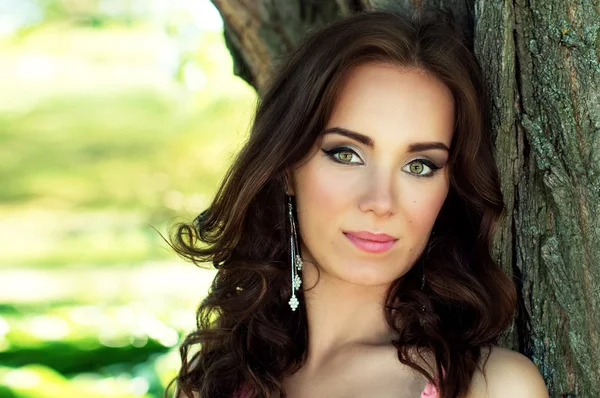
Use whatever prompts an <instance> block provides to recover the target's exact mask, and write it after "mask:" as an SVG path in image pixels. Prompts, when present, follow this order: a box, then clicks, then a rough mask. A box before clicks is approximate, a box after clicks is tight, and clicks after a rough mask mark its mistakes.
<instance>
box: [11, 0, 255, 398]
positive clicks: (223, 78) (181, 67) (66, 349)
mask: <svg viewBox="0 0 600 398" xmlns="http://www.w3.org/2000/svg"><path fill="white" fill-rule="evenodd" d="M232 69H233V68H232V64H231V59H230V56H229V53H228V52H227V49H226V47H225V44H224V40H223V37H222V21H221V19H220V16H219V14H218V12H217V11H216V9H215V8H214V7H213V6H212V4H211V3H210V2H209V0H177V1H176V0H0V397H19V398H21V397H32V398H33V397H35V398H46V397H61V398H65V397H89V398H96V397H98V398H99V397H161V396H162V394H163V391H164V389H165V386H166V385H167V383H168V382H169V381H170V380H171V378H172V377H174V376H175V374H176V372H177V370H178V367H179V365H180V360H179V354H178V352H177V346H178V344H179V343H180V342H181V340H182V339H183V337H184V335H185V334H186V333H188V332H190V331H191V330H192V329H193V327H194V324H195V309H196V307H197V305H198V304H199V302H200V301H201V299H202V297H203V296H204V295H205V294H206V290H207V288H208V285H209V284H210V282H211V280H212V278H213V277H214V273H213V272H212V271H205V270H203V269H201V268H198V267H196V266H194V265H193V264H191V263H187V262H184V261H183V260H181V259H180V258H178V257H177V256H176V255H175V254H174V253H173V251H172V250H171V248H170V247H169V246H168V245H167V244H166V243H165V242H164V241H163V240H162V238H161V237H160V235H159V234H158V232H157V231H155V230H154V228H156V229H157V230H158V231H160V232H161V233H162V234H163V235H165V237H166V236H168V232H169V227H170V226H171V225H173V224H174V223H176V222H178V221H189V220H191V219H192V218H193V217H195V216H196V215H198V213H199V212H201V211H202V210H203V209H204V208H205V207H206V206H207V205H208V204H209V202H210V200H211V198H212V196H213V195H214V193H215V191H216V188H217V184H218V182H219V181H220V179H221V177H222V176H223V174H224V172H225V170H226V168H227V166H228V165H229V164H230V162H231V160H232V157H233V155H234V153H235V152H236V151H237V150H238V149H239V147H240V145H241V144H242V143H243V142H244V140H245V138H246V136H247V130H248V123H249V121H250V119H251V116H252V111H253V108H254V105H255V101H256V96H255V92H254V90H253V89H252V88H251V87H250V86H248V85H247V84H246V83H245V82H243V81H242V80H241V79H239V78H237V77H235V76H234V75H233V72H232Z"/></svg>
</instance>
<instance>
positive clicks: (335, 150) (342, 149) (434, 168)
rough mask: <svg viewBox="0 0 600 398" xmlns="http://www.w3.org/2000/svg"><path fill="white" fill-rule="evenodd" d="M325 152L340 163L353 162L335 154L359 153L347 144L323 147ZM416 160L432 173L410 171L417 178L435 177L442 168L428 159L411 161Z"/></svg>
mask: <svg viewBox="0 0 600 398" xmlns="http://www.w3.org/2000/svg"><path fill="white" fill-rule="evenodd" d="M323 152H325V154H326V155H327V156H328V157H329V158H331V159H332V160H333V161H334V162H336V163H340V164H346V165H348V164H352V163H351V162H343V161H341V160H339V159H338V158H336V157H335V155H337V154H338V153H343V152H351V153H353V154H355V155H356V156H358V154H357V153H356V152H355V151H354V150H353V149H351V148H348V147H345V146H342V147H336V148H332V149H329V150H326V149H323ZM414 162H419V163H423V164H424V165H425V166H427V167H429V168H430V169H431V173H429V174H424V175H419V174H414V173H409V174H411V175H413V176H415V177H416V178H430V177H433V176H434V174H435V173H436V172H437V171H438V170H439V169H440V167H437V166H436V165H435V164H433V163H432V162H430V161H429V160H427V159H414V160H413V161H411V162H410V163H414ZM410 163H409V164H410Z"/></svg>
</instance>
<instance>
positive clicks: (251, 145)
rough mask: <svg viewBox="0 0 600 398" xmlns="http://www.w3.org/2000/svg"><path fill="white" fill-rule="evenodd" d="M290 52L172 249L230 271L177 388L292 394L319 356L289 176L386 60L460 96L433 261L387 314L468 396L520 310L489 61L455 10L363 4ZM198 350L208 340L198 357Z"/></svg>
mask: <svg viewBox="0 0 600 398" xmlns="http://www.w3.org/2000/svg"><path fill="white" fill-rule="evenodd" d="M283 61H284V62H282V63H281V64H280V65H279V66H278V67H277V69H276V72H275V73H274V76H273V78H272V79H271V82H270V85H269V86H268V87H267V88H266V90H265V91H264V92H263V93H262V95H261V96H260V98H259V101H258V106H257V109H256V113H255V115H254V120H253V124H252V128H251V133H250V136H249V139H248V141H247V142H246V144H245V146H244V147H243V149H242V150H241V151H240V152H239V154H238V155H237V157H236V159H235V160H234V162H233V165H232V166H231V168H230V169H229V170H228V171H227V173H226V175H225V178H224V180H223V182H222V184H221V186H220V187H219V189H218V191H217V193H216V195H215V198H214V200H213V202H212V204H211V205H210V206H209V207H208V208H207V209H206V210H205V211H203V212H202V213H201V214H200V215H199V216H198V217H197V218H196V219H195V220H194V221H193V222H190V223H179V224H177V225H175V226H174V228H173V230H172V231H171V236H170V241H171V243H169V244H170V245H171V247H172V248H173V249H174V250H175V251H176V252H177V253H178V254H179V255H180V256H182V257H183V258H185V259H187V260H190V261H192V262H194V263H195V264H196V265H198V266H203V265H202V263H205V262H212V264H213V265H214V267H215V268H216V269H217V270H218V272H217V274H216V277H215V279H214V281H213V282H212V285H211V287H210V289H209V292H208V295H207V296H206V297H205V298H204V300H203V301H202V303H201V304H200V306H199V308H198V311H197V330H195V331H193V332H192V333H190V334H189V335H187V337H186V338H185V340H184V341H183V343H182V344H181V346H180V354H181V360H182V366H181V370H180V372H179V375H178V376H177V377H176V378H175V379H174V380H173V381H172V382H171V384H172V383H173V382H175V381H176V382H177V385H178V387H179V388H180V389H181V391H182V392H184V393H185V394H186V395H187V396H191V393H192V391H194V392H196V393H197V394H198V395H199V396H200V397H211V398H215V397H226V398H230V397H232V396H233V394H234V393H235V392H236V390H238V389H239V388H240V387H241V386H242V385H243V384H245V383H248V384H249V385H250V386H251V387H252V389H253V392H254V395H255V396H261V397H269V396H272V395H271V394H272V393H273V392H274V391H279V393H280V394H281V396H282V397H285V396H286V395H285V390H284V388H283V385H282V380H283V378H284V377H285V376H287V375H291V374H293V373H294V372H295V371H297V370H298V369H299V368H300V367H301V366H302V364H303V362H304V361H305V359H306V349H307V339H308V332H307V318H306V310H305V304H304V295H303V293H302V291H300V292H298V294H297V297H298V300H299V301H300V305H299V307H298V311H295V312H292V311H291V310H290V308H289V306H288V300H289V298H290V296H291V294H292V290H291V289H292V287H291V283H290V280H289V267H290V264H289V260H288V259H289V256H290V253H289V250H290V249H289V246H288V242H289V241H288V239H289V227H288V220H287V212H286V205H287V202H286V195H285V182H284V174H285V171H286V169H288V168H290V167H292V166H293V165H294V164H296V163H297V162H298V161H299V160H300V159H302V158H303V157H304V156H305V154H306V153H307V152H308V151H309V150H310V148H311V147H312V145H313V144H314V143H315V141H316V140H318V139H319V137H320V135H321V133H322V130H323V128H324V127H325V125H326V122H327V120H328V118H329V116H330V115H331V112H332V104H334V100H335V98H336V95H337V94H338V93H339V90H340V82H341V79H342V78H343V76H344V74H345V73H347V72H348V71H349V70H350V69H351V68H352V67H354V66H356V65H358V64H361V63H365V62H384V63H388V64H393V65H397V66H399V67H414V68H419V69H421V70H424V71H426V72H428V73H429V74H431V75H433V76H435V77H437V78H438V79H439V80H440V81H442V82H443V83H444V84H445V85H446V86H447V87H448V88H449V89H450V90H451V91H452V93H453V97H454V103H455V120H456V125H455V131H454V135H453V138H452V143H451V152H450V159H449V162H448V165H449V168H450V170H449V171H450V179H451V186H450V190H449V193H448V196H447V198H446V201H445V202H444V204H443V206H442V208H441V210H440V213H439V215H438V218H437V219H436V222H435V225H434V229H435V231H436V233H435V235H433V236H431V238H430V241H429V242H428V244H427V246H426V248H425V250H424V251H423V253H422V254H421V256H420V258H419V260H418V262H419V263H420V264H422V265H423V266H422V267H416V266H413V267H412V268H411V270H410V271H408V272H407V273H406V274H405V275H403V276H402V277H400V278H398V279H397V280H396V281H394V283H392V284H391V286H390V287H389V290H388V296H387V302H386V320H387V322H388V324H389V325H390V326H391V327H392V328H394V329H395V330H396V331H397V333H398V336H399V337H398V339H397V340H394V341H393V344H394V346H395V347H396V348H397V350H398V359H399V361H400V362H402V363H403V364H405V365H408V366H410V367H412V368H413V369H415V370H417V371H419V372H420V373H422V374H423V375H424V376H425V377H427V379H429V380H430V381H434V380H435V376H434V375H430V374H429V373H428V372H427V370H425V369H424V368H423V367H421V366H420V365H418V364H417V363H416V362H415V361H413V360H412V359H411V357H410V356H409V350H410V352H412V349H417V351H418V352H419V353H420V352H421V350H428V351H429V352H431V353H433V355H434V357H435V361H436V365H435V366H436V374H442V373H441V372H442V367H443V369H444V371H445V377H443V378H442V379H441V380H440V381H439V383H438V388H439V390H440V397H441V398H451V397H452V398H456V397H458V398H460V397H464V396H465V394H466V392H467V391H468V388H469V384H470V381H471V378H472V376H473V374H474V372H475V369H476V367H479V359H480V356H481V348H482V347H483V346H491V345H493V344H497V342H498V339H499V336H500V335H501V333H502V332H503V331H504V329H506V327H507V326H508V325H509V324H510V322H511V319H512V316H513V312H514V310H515V307H516V289H515V285H514V284H513V282H512V280H511V279H510V278H509V277H508V276H507V275H506V274H505V273H504V272H503V271H502V269H501V268H500V267H499V266H498V265H497V264H496V262H495V261H494V259H493V258H492V256H491V250H492V248H491V244H492V239H493V232H494V230H495V229H496V227H497V225H498V223H499V222H500V220H501V218H502V217H503V216H505V205H504V201H503V197H502V193H501V190H500V182H499V174H498V170H497V166H496V163H495V159H494V154H493V147H492V138H491V131H492V130H491V126H490V120H489V116H488V99H487V95H486V92H485V90H484V82H483V77H482V73H481V69H480V65H479V63H478V61H477V60H476V58H475V57H474V55H473V54H472V52H471V50H469V46H468V44H467V42H466V39H465V38H464V37H463V35H462V34H461V31H460V29H459V28H458V26H457V24H456V23H455V22H454V18H453V17H452V15H451V14H450V13H449V12H435V13H431V12H423V13H420V14H415V15H413V16H412V17H406V16H403V15H401V14H398V13H395V12H390V11H372V12H361V13H357V14H354V15H352V16H350V17H347V18H344V19H340V20H337V21H335V22H333V23H331V24H330V25H328V26H326V27H324V28H321V29H319V30H316V31H314V32H310V35H308V36H307V37H306V38H305V40H304V41H303V42H302V43H301V45H300V46H299V47H298V48H297V50H296V51H294V52H293V53H292V54H290V55H288V56H287V57H286V58H284V59H283ZM199 243H203V245H199ZM421 272H424V273H425V277H426V280H427V284H426V286H425V289H424V290H421V286H420V285H421V283H420V282H421V277H422V275H421ZM423 305H424V306H425V308H426V311H425V312H424V313H423V312H421V308H422V306H423ZM400 319H401V320H402V323H401V324H400V322H399V320H400ZM195 345H199V346H200V349H199V350H198V351H197V352H196V353H195V354H194V355H193V357H192V358H191V361H188V351H189V349H190V348H192V347H193V346H195ZM190 362H193V364H194V366H190ZM480 369H481V368H480ZM171 384H170V385H171ZM167 391H168V389H167ZM165 394H166V393H165Z"/></svg>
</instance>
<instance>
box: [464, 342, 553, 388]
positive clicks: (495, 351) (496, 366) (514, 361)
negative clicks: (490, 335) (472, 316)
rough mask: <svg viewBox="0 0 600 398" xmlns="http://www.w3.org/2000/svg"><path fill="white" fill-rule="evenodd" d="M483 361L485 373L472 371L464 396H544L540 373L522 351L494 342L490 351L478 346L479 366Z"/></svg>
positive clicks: (542, 380) (544, 386) (543, 384)
mask: <svg viewBox="0 0 600 398" xmlns="http://www.w3.org/2000/svg"><path fill="white" fill-rule="evenodd" d="M488 354H489V358H488ZM486 358H487V361H486ZM484 363H485V367H483V371H484V373H485V377H484V376H483V374H482V373H481V372H480V371H479V369H477V370H476V371H475V375H474V376H473V380H472V381H471V387H470V390H469V394H468V398H504V397H512V398H548V390H547V389H546V385H545V383H544V379H543V378H542V375H541V374H540V372H539V370H538V368H537V366H535V364H534V363H533V362H531V360H530V359H529V358H527V357H526V356H525V355H523V354H521V353H519V352H516V351H512V350H509V349H506V348H502V347H498V346H494V347H492V349H491V353H490V349H488V348H487V347H486V348H482V349H481V362H480V366H483V365H484ZM486 380H487V381H486Z"/></svg>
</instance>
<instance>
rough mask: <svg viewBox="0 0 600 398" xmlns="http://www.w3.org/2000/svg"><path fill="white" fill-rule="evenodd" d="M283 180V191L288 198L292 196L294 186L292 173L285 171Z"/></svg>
mask: <svg viewBox="0 0 600 398" xmlns="http://www.w3.org/2000/svg"><path fill="white" fill-rule="evenodd" d="M284 180H285V191H286V193H287V194H288V195H289V196H294V195H295V193H294V184H293V181H294V180H293V178H292V173H291V172H290V171H289V170H286V171H285V174H284Z"/></svg>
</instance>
